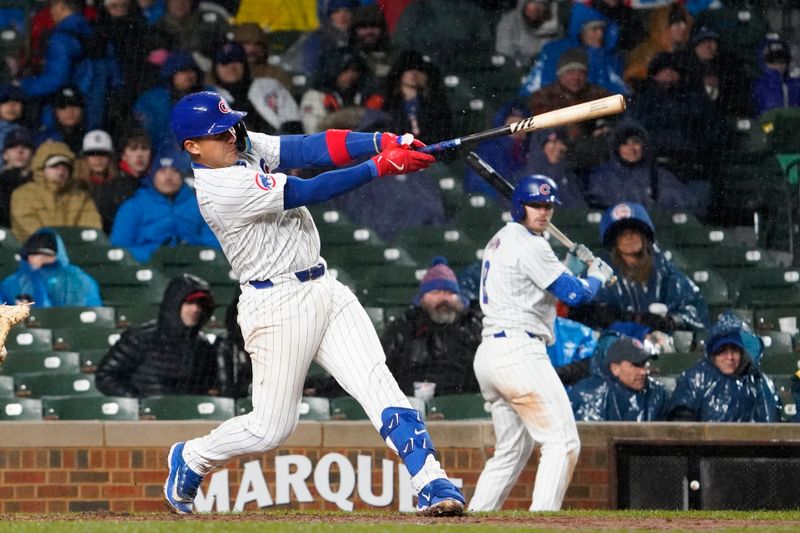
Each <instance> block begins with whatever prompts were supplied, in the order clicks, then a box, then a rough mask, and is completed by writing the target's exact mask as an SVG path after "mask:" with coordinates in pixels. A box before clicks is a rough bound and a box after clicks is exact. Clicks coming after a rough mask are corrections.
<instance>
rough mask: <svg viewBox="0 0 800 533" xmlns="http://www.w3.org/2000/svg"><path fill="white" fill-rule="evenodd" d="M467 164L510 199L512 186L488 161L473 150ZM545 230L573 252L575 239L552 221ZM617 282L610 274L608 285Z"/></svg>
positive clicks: (615, 277) (468, 155) (512, 192)
mask: <svg viewBox="0 0 800 533" xmlns="http://www.w3.org/2000/svg"><path fill="white" fill-rule="evenodd" d="M467 164H468V165H469V166H470V167H472V169H473V170H474V171H475V172H476V173H477V174H478V176H480V177H481V178H483V179H484V180H485V181H486V182H487V183H488V184H489V185H491V186H492V188H494V190H496V191H497V192H499V193H500V194H502V195H503V196H504V197H506V198H508V199H509V200H510V199H511V196H512V195H513V194H514V186H513V185H511V183H509V182H508V180H507V179H505V178H504V177H503V176H501V175H500V173H499V172H497V171H496V170H495V169H494V168H493V167H492V166H491V165H490V164H489V163H487V162H486V161H484V160H483V159H481V157H480V156H479V155H478V154H476V153H475V152H470V153H468V154H467ZM547 231H548V232H549V233H550V235H552V236H553V238H555V239H556V240H557V241H558V242H560V243H561V244H563V245H564V246H566V248H567V250H569V251H570V252H574V251H575V248H576V246H577V244H575V241H573V240H572V239H570V238H569V237H567V236H566V235H564V233H563V232H562V231H561V230H560V229H558V228H557V227H555V226H554V225H553V223H552V222H548V223H547ZM616 282H617V276H612V277H611V279H610V280H609V281H608V284H609V285H613V284H614V283H616Z"/></svg>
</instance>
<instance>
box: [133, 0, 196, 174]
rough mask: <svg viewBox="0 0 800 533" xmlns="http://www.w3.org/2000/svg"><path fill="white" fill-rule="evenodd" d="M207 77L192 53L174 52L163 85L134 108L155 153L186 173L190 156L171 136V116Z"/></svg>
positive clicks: (147, 93)
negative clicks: (174, 107)
mask: <svg viewBox="0 0 800 533" xmlns="http://www.w3.org/2000/svg"><path fill="white" fill-rule="evenodd" d="M180 1H183V0H180ZM203 77H204V75H203V71H202V70H200V67H198V66H197V63H195V61H194V59H192V55H191V54H189V53H188V52H184V51H176V52H173V53H171V54H170V55H169V57H168V58H167V59H166V61H165V62H164V64H163V65H162V67H161V71H160V78H161V83H160V84H159V85H158V86H156V87H153V88H152V89H149V90H147V91H145V92H144V93H142V95H141V96H140V97H139V98H138V99H137V100H136V103H135V104H134V105H133V115H134V118H135V119H136V121H137V122H138V123H139V125H140V126H142V127H143V128H144V129H145V130H146V131H147V135H148V137H149V138H150V142H151V143H152V146H153V151H154V152H155V153H156V154H157V155H158V156H159V157H172V158H173V159H174V160H175V164H176V165H178V168H181V169H184V170H188V168H189V164H190V163H189V157H188V156H187V155H186V154H185V152H183V150H182V149H181V148H180V147H179V146H178V144H177V142H176V141H175V139H174V138H173V137H172V134H171V133H170V129H169V114H170V111H171V110H172V106H173V104H175V102H177V101H178V100H180V99H181V98H183V97H184V96H186V95H187V94H189V93H192V92H196V91H202V90H204V89H206V86H205V85H203Z"/></svg>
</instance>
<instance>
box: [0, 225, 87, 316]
mask: <svg viewBox="0 0 800 533" xmlns="http://www.w3.org/2000/svg"><path fill="white" fill-rule="evenodd" d="M42 233H49V234H52V235H53V236H54V237H55V239H56V261H55V263H52V264H50V265H45V266H43V267H42V268H39V269H37V270H34V269H32V268H31V266H30V265H29V264H28V262H27V261H26V260H24V259H23V260H22V261H20V263H19V267H18V268H17V271H16V272H15V273H14V274H11V275H10V276H8V277H7V278H6V279H4V280H3V281H2V283H0V301H2V302H6V303H14V301H15V300H16V298H17V296H19V295H21V294H27V295H30V296H31V297H32V298H33V300H34V302H35V303H34V304H33V306H34V307H99V306H102V305H103V302H102V300H101V299H100V287H99V286H98V285H97V282H96V281H95V280H94V279H93V278H92V277H91V276H90V275H89V274H87V273H86V272H84V271H83V270H82V269H81V268H80V267H78V266H76V265H72V264H70V262H69V256H68V255H67V249H66V247H65V246H64V241H62V240H61V236H60V235H59V234H58V233H56V232H55V231H53V230H52V229H49V228H42V229H40V230H38V231H37V232H36V233H34V235H38V234H42Z"/></svg>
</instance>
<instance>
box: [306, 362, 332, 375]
mask: <svg viewBox="0 0 800 533" xmlns="http://www.w3.org/2000/svg"><path fill="white" fill-rule="evenodd" d="M306 375H307V376H308V377H311V378H314V377H328V376H330V374H328V371H327V370H325V369H324V368H322V365H320V364H319V363H317V362H316V361H311V365H309V367H308V372H306Z"/></svg>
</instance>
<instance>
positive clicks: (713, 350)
mask: <svg viewBox="0 0 800 533" xmlns="http://www.w3.org/2000/svg"><path fill="white" fill-rule="evenodd" d="M710 340H711V342H709V343H708V350H707V351H708V353H709V355H716V354H717V353H719V352H720V351H721V350H722V348H724V347H725V346H729V345H733V346H736V347H737V348H739V349H740V350H741V351H742V353H743V354H746V353H747V348H745V346H744V343H743V342H742V336H741V335H739V333H738V332H733V333H728V334H727V335H721V336H719V337H716V338H713V339H710Z"/></svg>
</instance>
